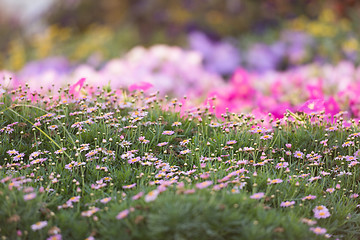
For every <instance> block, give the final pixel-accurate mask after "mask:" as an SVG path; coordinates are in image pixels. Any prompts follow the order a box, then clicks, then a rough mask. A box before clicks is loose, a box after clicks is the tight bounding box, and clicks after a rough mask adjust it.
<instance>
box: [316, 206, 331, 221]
mask: <svg viewBox="0 0 360 240" xmlns="http://www.w3.org/2000/svg"><path fill="white" fill-rule="evenodd" d="M316 209H317V208H315V209H314V210H313V211H314V217H315V218H317V219H320V218H328V217H330V212H329V211H328V209H327V208H325V209H323V210H316Z"/></svg>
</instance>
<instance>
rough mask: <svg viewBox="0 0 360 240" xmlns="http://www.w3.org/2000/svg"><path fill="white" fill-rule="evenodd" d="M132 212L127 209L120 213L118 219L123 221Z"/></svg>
mask: <svg viewBox="0 0 360 240" xmlns="http://www.w3.org/2000/svg"><path fill="white" fill-rule="evenodd" d="M129 213H130V211H129V209H125V210H124V211H121V212H119V214H118V215H117V216H116V219H118V220H120V219H123V218H125V217H127V215H129Z"/></svg>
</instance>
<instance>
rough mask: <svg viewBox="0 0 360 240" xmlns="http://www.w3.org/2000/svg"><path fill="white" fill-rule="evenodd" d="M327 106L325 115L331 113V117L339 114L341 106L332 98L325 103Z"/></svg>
mask: <svg viewBox="0 0 360 240" xmlns="http://www.w3.org/2000/svg"><path fill="white" fill-rule="evenodd" d="M324 105H325V113H330V114H331V115H335V114H337V113H338V112H340V108H339V105H338V104H337V102H336V101H335V99H334V98H333V97H330V98H329V99H328V100H327V101H325V103H324Z"/></svg>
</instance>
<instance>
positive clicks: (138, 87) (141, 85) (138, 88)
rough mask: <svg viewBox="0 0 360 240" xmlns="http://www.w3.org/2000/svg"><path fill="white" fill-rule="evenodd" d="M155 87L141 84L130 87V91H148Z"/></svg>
mask: <svg viewBox="0 0 360 240" xmlns="http://www.w3.org/2000/svg"><path fill="white" fill-rule="evenodd" d="M152 86H153V85H152V84H151V83H149V82H139V83H135V84H132V85H130V86H129V91H130V92H132V91H134V90H143V91H146V90H148V89H149V88H151V87H152Z"/></svg>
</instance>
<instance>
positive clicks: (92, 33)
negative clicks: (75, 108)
mask: <svg viewBox="0 0 360 240" xmlns="http://www.w3.org/2000/svg"><path fill="white" fill-rule="evenodd" d="M359 11H360V1H356V0H328V1H317V0H203V1H191V0H179V1H168V0H153V1H146V0H121V1H118V0H106V1H86V0H63V1H56V0H36V1H27V0H0V34H1V38H0V49H1V52H2V54H1V55H0V68H1V69H7V70H10V71H17V70H20V69H21V68H22V67H24V65H25V64H26V63H28V62H30V61H33V60H41V59H46V58H49V57H52V56H61V57H65V58H66V61H69V63H68V64H70V65H76V64H79V63H88V64H90V65H92V66H94V67H96V68H98V67H100V66H102V65H103V64H104V63H105V62H106V61H107V60H109V59H112V58H117V57H121V56H122V55H124V54H125V53H126V52H128V51H129V50H130V49H131V48H133V47H135V46H137V45H142V46H145V47H149V46H152V45H154V44H160V43H161V44H167V45H176V46H181V47H183V48H185V49H193V50H196V51H198V52H200V53H201V54H202V56H203V64H205V65H206V67H207V69H209V70H211V71H214V72H217V73H219V74H221V75H227V74H231V73H232V72H233V70H234V69H235V68H236V67H237V66H239V65H241V66H244V67H245V68H247V69H250V70H256V71H267V70H273V69H276V70H286V69H288V68H291V67H292V66H294V65H299V64H305V63H309V62H313V61H318V62H326V63H337V62H339V61H340V60H344V59H348V60H350V61H352V62H354V63H356V64H357V63H359V61H360V59H359V54H358V51H359V38H358V33H359V32H360V31H359V24H358V23H359V21H360V19H359V16H360V14H359ZM334 49H336V51H334ZM259 56H261V57H259Z"/></svg>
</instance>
